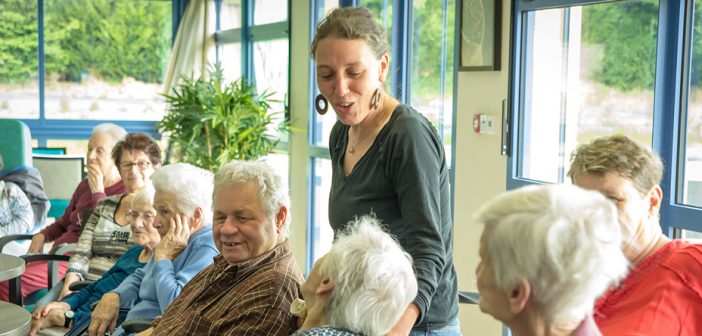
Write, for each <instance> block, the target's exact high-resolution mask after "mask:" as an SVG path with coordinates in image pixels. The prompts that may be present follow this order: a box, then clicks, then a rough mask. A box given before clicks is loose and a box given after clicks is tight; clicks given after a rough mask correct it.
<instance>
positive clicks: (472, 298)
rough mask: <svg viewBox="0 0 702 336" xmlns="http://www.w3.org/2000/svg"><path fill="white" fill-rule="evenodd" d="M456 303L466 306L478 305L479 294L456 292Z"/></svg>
mask: <svg viewBox="0 0 702 336" xmlns="http://www.w3.org/2000/svg"><path fill="white" fill-rule="evenodd" d="M458 302H459V303H466V304H479V303H480V294H479V293H476V292H462V291H459V292H458Z"/></svg>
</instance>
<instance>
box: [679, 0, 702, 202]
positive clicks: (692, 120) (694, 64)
mask: <svg viewBox="0 0 702 336" xmlns="http://www.w3.org/2000/svg"><path fill="white" fill-rule="evenodd" d="M700 6H702V5H700V3H699V2H696V3H695V7H694V11H695V12H694V21H693V22H694V27H693V29H692V59H691V61H690V68H689V72H690V81H689V83H690V86H689V87H688V101H687V122H685V123H683V124H684V125H685V130H686V132H685V134H684V136H685V148H684V150H685V155H683V156H682V159H684V162H683V163H682V164H683V167H684V169H683V170H682V176H680V177H679V178H680V180H681V182H682V186H681V189H682V195H681V196H682V199H679V200H678V202H682V203H683V204H687V205H694V206H699V207H702V36H701V35H700V34H702V7H700Z"/></svg>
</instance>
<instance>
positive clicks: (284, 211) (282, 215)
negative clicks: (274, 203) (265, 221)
mask: <svg viewBox="0 0 702 336" xmlns="http://www.w3.org/2000/svg"><path fill="white" fill-rule="evenodd" d="M287 218H288V208H287V207H286V206H284V205H281V206H280V210H278V214H277V215H275V227H276V231H277V232H278V233H281V232H283V227H285V220H286V219H287Z"/></svg>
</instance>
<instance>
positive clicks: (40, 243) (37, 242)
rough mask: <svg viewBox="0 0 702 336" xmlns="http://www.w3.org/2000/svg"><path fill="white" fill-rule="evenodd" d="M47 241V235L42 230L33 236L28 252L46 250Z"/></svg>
mask: <svg viewBox="0 0 702 336" xmlns="http://www.w3.org/2000/svg"><path fill="white" fill-rule="evenodd" d="M45 241H46V237H44V234H43V233H41V232H39V233H37V234H35V235H34V236H32V243H31V244H29V248H28V249H27V254H33V253H42V252H44V242H45Z"/></svg>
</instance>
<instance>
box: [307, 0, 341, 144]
mask: <svg viewBox="0 0 702 336" xmlns="http://www.w3.org/2000/svg"><path fill="white" fill-rule="evenodd" d="M322 6H323V7H322V8H321V9H320V10H319V11H317V14H318V17H317V22H319V21H321V20H322V19H323V18H324V17H325V16H326V14H328V13H329V12H330V11H331V10H332V9H334V8H337V7H339V1H337V0H325V1H324V4H322ZM312 71H315V69H314V68H313V69H312ZM312 77H313V78H316V76H312ZM314 85H315V87H314V92H315V97H316V96H317V95H318V94H319V90H318V89H317V83H316V82H315V84H314ZM312 111H313V112H312V119H313V123H312V131H311V132H310V133H311V134H312V139H311V144H312V145H316V146H323V147H329V133H331V129H332V127H334V124H335V123H336V114H335V113H334V109H332V107H331V106H329V107H328V109H327V114H325V115H324V116H321V115H319V114H318V113H317V112H316V110H315V109H314V106H313V110H312Z"/></svg>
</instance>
